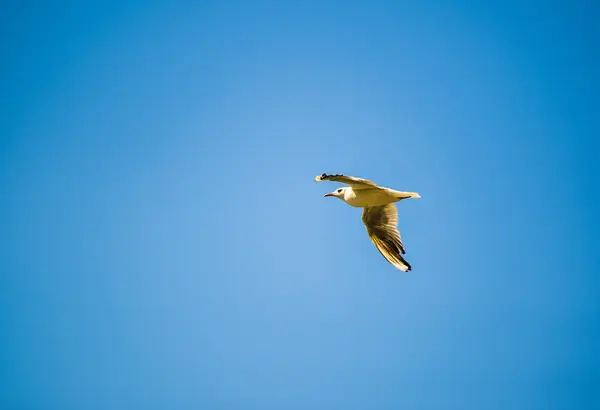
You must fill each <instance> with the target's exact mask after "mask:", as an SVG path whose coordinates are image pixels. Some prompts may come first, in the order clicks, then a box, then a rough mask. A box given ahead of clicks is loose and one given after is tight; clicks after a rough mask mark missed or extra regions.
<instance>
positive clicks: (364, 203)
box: [315, 174, 421, 272]
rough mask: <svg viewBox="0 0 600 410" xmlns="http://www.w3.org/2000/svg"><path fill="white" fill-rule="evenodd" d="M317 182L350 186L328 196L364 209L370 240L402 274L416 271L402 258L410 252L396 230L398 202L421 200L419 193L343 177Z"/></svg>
mask: <svg viewBox="0 0 600 410" xmlns="http://www.w3.org/2000/svg"><path fill="white" fill-rule="evenodd" d="M315 181H317V182H321V181H333V182H341V183H343V184H346V185H348V186H347V187H343V188H338V189H336V190H335V191H333V192H330V193H328V194H325V196H326V197H330V196H332V197H335V198H339V199H341V200H343V201H344V202H346V203H347V204H348V205H350V206H353V207H355V208H363V213H362V221H363V223H364V224H365V226H366V227H367V234H368V235H369V238H370V239H371V241H372V242H373V244H375V246H376V247H377V250H379V252H380V253H381V255H383V257H384V258H385V259H386V260H387V261H388V262H389V263H391V264H392V265H394V266H395V267H396V268H398V269H400V270H401V271H404V272H408V271H410V270H411V269H412V268H411V266H410V264H409V263H408V262H407V261H406V260H405V259H404V258H403V257H402V255H404V254H405V253H406V252H404V246H403V245H402V238H401V237H400V232H399V231H398V228H397V227H396V225H397V224H398V210H397V209H396V205H394V203H395V202H398V201H401V200H403V199H407V198H421V195H419V194H417V193H416V192H403V191H395V190H393V189H390V188H386V187H382V186H378V185H377V184H375V183H374V182H371V181H369V180H366V179H362V178H356V177H351V176H347V175H341V174H336V175H327V174H321V175H317V176H316V177H315Z"/></svg>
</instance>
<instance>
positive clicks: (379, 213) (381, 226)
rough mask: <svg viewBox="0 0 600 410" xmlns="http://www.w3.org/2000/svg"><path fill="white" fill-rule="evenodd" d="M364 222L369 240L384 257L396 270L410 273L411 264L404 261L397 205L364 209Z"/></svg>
mask: <svg viewBox="0 0 600 410" xmlns="http://www.w3.org/2000/svg"><path fill="white" fill-rule="evenodd" d="M362 221H363V223H364V224H365V226H366V227H367V233H368V234H369V238H370V239H371V241H372V242H373V244H375V246H376V247H377V250H379V252H380V253H381V255H383V257H384V258H385V259H386V260H387V261H388V262H389V263H391V264H392V265H394V266H395V267H396V268H398V269H400V270H402V271H404V272H408V271H409V270H411V267H410V264H409V263H408V262H407V261H406V260H404V258H403V257H402V254H404V253H405V252H404V246H403V245H402V238H401V237H400V231H398V228H397V227H396V225H397V224H398V210H397V209H396V205H394V204H387V205H383V206H372V207H370V208H364V209H363V214H362Z"/></svg>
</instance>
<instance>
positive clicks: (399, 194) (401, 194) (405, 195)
mask: <svg viewBox="0 0 600 410" xmlns="http://www.w3.org/2000/svg"><path fill="white" fill-rule="evenodd" d="M394 193H395V194H396V197H397V198H400V199H407V198H421V195H419V194H417V193H416V192H402V191H396V192H394Z"/></svg>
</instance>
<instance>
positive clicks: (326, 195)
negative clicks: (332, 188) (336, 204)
mask: <svg viewBox="0 0 600 410" xmlns="http://www.w3.org/2000/svg"><path fill="white" fill-rule="evenodd" d="M328 196H333V194H332V193H331V192H330V193H328V194H325V195H323V197H324V198H325V197H328Z"/></svg>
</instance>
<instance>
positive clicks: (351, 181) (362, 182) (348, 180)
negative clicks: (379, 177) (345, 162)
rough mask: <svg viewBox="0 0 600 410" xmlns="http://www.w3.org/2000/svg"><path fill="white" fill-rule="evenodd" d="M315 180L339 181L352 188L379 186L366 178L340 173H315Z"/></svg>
mask: <svg viewBox="0 0 600 410" xmlns="http://www.w3.org/2000/svg"><path fill="white" fill-rule="evenodd" d="M315 181H317V182H321V181H333V182H341V183H342V184H347V185H350V186H351V187H352V189H367V188H380V187H379V186H377V184H376V183H374V182H372V181H369V180H368V179H362V178H356V177H350V176H347V175H342V174H334V175H327V174H325V173H323V174H321V175H317V176H316V177H315Z"/></svg>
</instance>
